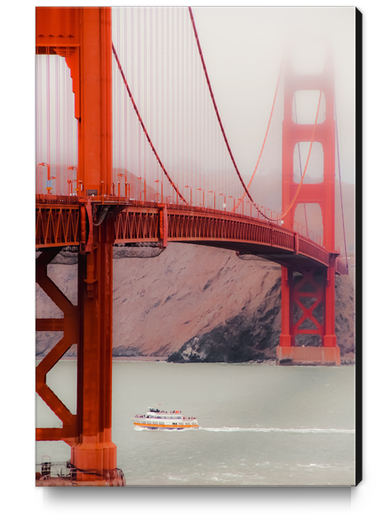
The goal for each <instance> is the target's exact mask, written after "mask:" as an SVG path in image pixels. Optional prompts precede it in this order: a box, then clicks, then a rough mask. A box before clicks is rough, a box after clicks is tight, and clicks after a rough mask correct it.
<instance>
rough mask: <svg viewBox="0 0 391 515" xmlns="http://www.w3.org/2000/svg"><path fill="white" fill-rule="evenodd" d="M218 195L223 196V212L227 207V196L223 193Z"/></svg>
mask: <svg viewBox="0 0 391 515" xmlns="http://www.w3.org/2000/svg"><path fill="white" fill-rule="evenodd" d="M219 195H222V196H223V211H225V209H226V207H227V196H226V195H225V194H224V193H219Z"/></svg>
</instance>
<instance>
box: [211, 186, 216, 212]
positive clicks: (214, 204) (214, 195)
mask: <svg viewBox="0 0 391 515" xmlns="http://www.w3.org/2000/svg"><path fill="white" fill-rule="evenodd" d="M209 193H213V197H214V200H213V209H216V193H215V192H214V191H213V190H210V191H209Z"/></svg>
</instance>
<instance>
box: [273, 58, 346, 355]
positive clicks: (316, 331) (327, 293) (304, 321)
mask: <svg viewBox="0 0 391 515" xmlns="http://www.w3.org/2000/svg"><path fill="white" fill-rule="evenodd" d="M285 64H286V68H285V84H284V87H285V93H284V121H283V129H282V210H283V211H285V210H286V209H287V208H288V207H289V206H290V205H291V203H292V201H293V199H294V197H295V195H296V193H297V191H298V189H299V184H298V183H295V182H294V180H293V166H294V159H293V158H294V150H295V146H296V145H297V144H298V143H299V142H301V141H305V142H310V141H311V139H312V134H313V127H314V126H313V125H310V124H299V123H295V122H294V121H293V117H292V113H293V101H294V94H295V93H296V92H297V91H301V90H304V91H319V92H322V93H323V95H324V101H325V119H324V120H322V119H319V118H318V123H317V125H316V128H315V133H314V140H313V141H314V142H319V143H320V144H321V145H322V148H323V158H324V161H323V180H322V181H321V182H318V183H315V184H307V183H305V182H304V183H303V184H302V185H301V187H300V189H299V192H298V194H297V197H296V199H295V201H294V202H293V205H292V207H291V209H290V211H289V212H288V213H287V215H286V216H285V218H284V226H285V227H286V228H288V229H291V230H294V215H295V210H296V207H297V205H298V204H301V203H304V204H306V203H307V204H309V203H315V204H318V205H319V206H320V209H321V213H322V223H323V245H324V247H325V248H326V249H327V250H328V251H329V252H330V253H331V256H332V257H331V260H330V264H329V267H328V269H327V273H325V272H324V271H322V270H320V269H319V270H317V269H311V268H308V269H303V270H302V273H301V274H293V271H292V270H288V269H286V268H285V267H282V284H281V336H280V345H279V346H278V347H277V362H278V363H281V364H282V363H297V364H299V363H321V364H340V349H339V347H338V346H337V338H336V335H335V259H336V257H337V255H338V252H336V251H335V121H334V71H333V64H332V58H331V53H329V54H328V55H327V57H326V62H325V67H324V71H323V73H321V74H319V75H298V74H296V73H295V72H294V70H293V66H292V62H291V60H289V58H288V59H287V60H286V63H285ZM314 114H315V113H314ZM314 121H315V119H314ZM304 299H305V300H304ZM302 335H318V341H319V340H320V347H317V346H301V345H300V346H298V345H297V339H298V338H297V337H300V338H301V339H302V338H303V336H302Z"/></svg>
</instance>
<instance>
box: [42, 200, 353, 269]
mask: <svg viewBox="0 0 391 515" xmlns="http://www.w3.org/2000/svg"><path fill="white" fill-rule="evenodd" d="M80 200H81V199H80V198H78V197H59V196H54V195H38V196H37V209H36V246H37V248H38V249H39V248H45V247H60V246H63V247H65V246H77V245H79V243H80V207H79V202H80ZM85 200H86V199H84V201H85ZM120 200H122V199H118V201H120ZM112 201H113V202H114V204H116V202H115V201H114V200H113V199H111V198H110V199H108V202H109V203H111V202H112ZM106 202H107V201H106ZM119 203H123V204H126V203H128V202H126V199H125V198H124V199H123V202H119ZM93 204H95V205H97V206H98V205H100V204H101V200H100V199H93ZM123 207H124V209H122V210H121V211H120V212H119V213H118V214H117V216H116V220H115V243H135V242H158V241H159V240H162V239H163V236H162V234H163V231H164V233H165V237H166V238H167V241H173V242H175V241H176V242H181V241H182V242H183V241H193V242H200V243H201V242H205V243H207V242H209V243H210V244H212V242H213V241H216V242H224V241H226V242H236V243H242V244H250V245H252V244H254V245H263V246H264V247H265V249H264V250H265V251H266V252H267V253H273V251H272V249H274V248H275V249H276V250H277V249H281V250H282V251H283V252H284V251H285V253H286V254H291V253H293V254H300V255H302V256H304V257H308V258H309V259H311V260H315V261H317V262H318V263H319V264H321V265H323V266H326V267H327V266H329V264H330V254H329V252H327V250H325V249H324V248H322V247H321V246H319V245H318V244H317V243H315V242H313V241H312V240H310V239H308V238H306V237H304V236H301V235H298V234H297V233H295V232H293V231H290V230H288V229H285V228H283V227H281V226H278V225H276V224H272V223H270V222H268V221H265V220H260V219H256V218H252V217H249V216H246V215H241V214H237V213H232V212H228V211H217V210H214V209H210V208H200V207H198V208H195V207H189V206H178V205H173V204H172V205H171V204H158V203H157V202H141V201H140V202H138V201H137V202H132V204H131V205H129V204H128V205H125V206H123ZM163 210H164V212H165V213H166V220H165V221H164V220H163V218H164V217H163V216H162V214H163ZM163 224H167V225H166V227H165V228H164V229H163ZM266 247H268V248H269V250H267V249H266ZM336 271H337V273H338V274H342V275H346V274H347V267H346V266H345V265H344V264H343V263H342V262H341V261H340V260H337V262H336Z"/></svg>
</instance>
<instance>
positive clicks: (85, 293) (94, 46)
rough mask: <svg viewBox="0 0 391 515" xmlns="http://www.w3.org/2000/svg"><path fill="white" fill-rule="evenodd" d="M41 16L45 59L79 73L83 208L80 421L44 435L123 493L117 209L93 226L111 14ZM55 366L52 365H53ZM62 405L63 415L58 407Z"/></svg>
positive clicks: (106, 149)
mask: <svg viewBox="0 0 391 515" xmlns="http://www.w3.org/2000/svg"><path fill="white" fill-rule="evenodd" d="M36 12H37V17H36V36H37V37H36V44H37V53H56V54H59V55H62V56H64V57H65V58H66V61H67V64H68V66H69V67H70V69H71V76H72V79H73V91H74V93H75V116H76V118H77V119H78V137H79V150H78V152H79V155H78V177H77V179H78V185H80V186H79V191H78V196H79V202H80V204H81V211H80V214H81V235H80V241H81V245H80V248H79V255H78V306H77V310H78V317H77V318H78V324H79V334H78V338H77V340H78V364H77V367H78V371H77V415H76V421H75V420H74V418H72V417H71V416H70V415H69V414H68V413H67V411H65V410H64V409H62V411H61V414H62V416H63V418H64V419H65V420H66V422H67V424H68V425H67V428H66V431H63V432H62V433H61V432H58V435H57V436H58V438H56V434H54V433H53V431H51V432H50V431H49V432H47V431H46V432H45V431H41V432H40V433H39V432H37V434H38V437H39V439H41V440H44V439H46V435H48V436H49V437H50V438H49V439H52V440H55V439H62V440H64V441H66V442H67V443H68V444H69V445H71V465H72V466H73V469H74V470H75V477H74V481H76V483H78V484H81V485H86V484H91V485H94V486H99V485H102V486H103V485H109V486H114V485H118V486H123V485H124V479H123V475H122V473H121V472H120V471H119V470H118V469H117V454H116V446H115V445H114V443H113V442H112V436H111V408H112V402H111V396H112V372H111V370H112V305H113V282H112V277H113V243H114V220H113V216H112V209H113V207H112V206H110V205H104V206H101V212H100V216H99V220H98V221H97V222H96V223H93V209H92V206H91V198H93V196H94V195H98V194H109V192H110V185H111V182H112V71H111V70H112V48H111V46H112V40H111V9H110V8H95V7H94V8H91V7H87V8H61V7H60V8H53V7H49V8H45V7H41V8H37V11H36ZM45 252H46V251H45V250H44V251H43V254H45ZM41 261H42V259H41ZM47 261H48V260H44V261H43V262H42V263H43V264H42V266H41V269H42V272H41V276H42V277H43V278H42V279H41V282H43V284H44V285H46V283H47V280H46V279H45V270H44V269H43V268H42V267H43V266H45V265H46V263H47ZM49 261H50V259H49ZM49 286H50V285H49ZM56 295H57V297H59V294H58V293H56ZM60 300H61V301H62V298H61V299H60ZM62 303H63V304H64V306H65V308H66V309H68V311H69V313H70V314H69V315H68V313H67V316H68V319H69V320H73V319H71V318H70V317H71V315H74V313H73V311H72V310H70V309H69V308H68V305H67V304H66V303H65V302H64V301H62ZM66 323H67V319H65V320H64V324H66ZM63 340H64V339H63ZM62 347H63V348H61V349H60V351H61V352H55V353H54V354H55V356H54V357H55V359H56V360H58V359H59V358H60V357H61V356H62V355H63V354H64V352H66V350H67V348H69V341H68V339H66V340H65V341H64V343H63V345H62ZM64 349H65V350H64ZM52 362H53V363H52ZM53 364H55V361H54V360H53V359H52V360H51V362H50V364H49V365H50V366H52V365H53ZM47 370H48V366H47V367H45V369H44V370H43V372H42V374H41V376H42V378H41V382H40V386H41V389H42V390H43V391H44V393H45V392H46V390H47V388H46V389H45V384H44V383H45V378H44V374H45V373H46V372H47ZM41 376H40V377H41ZM41 383H42V384H41ZM38 393H39V392H38ZM44 400H45V399H44ZM54 405H55V406H56V407H57V405H58V406H59V408H58V409H59V410H60V409H61V408H62V406H61V405H60V404H59V403H58V402H56V403H55V404H54Z"/></svg>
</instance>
